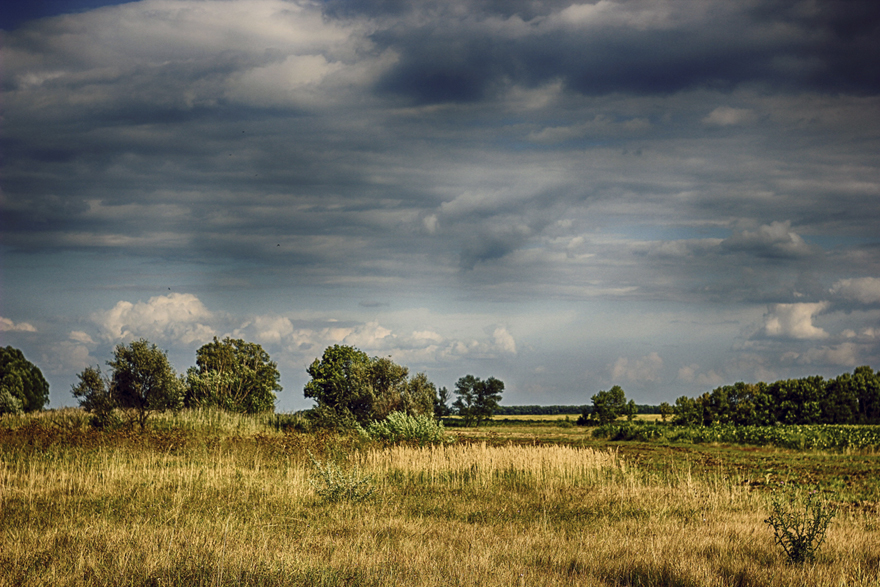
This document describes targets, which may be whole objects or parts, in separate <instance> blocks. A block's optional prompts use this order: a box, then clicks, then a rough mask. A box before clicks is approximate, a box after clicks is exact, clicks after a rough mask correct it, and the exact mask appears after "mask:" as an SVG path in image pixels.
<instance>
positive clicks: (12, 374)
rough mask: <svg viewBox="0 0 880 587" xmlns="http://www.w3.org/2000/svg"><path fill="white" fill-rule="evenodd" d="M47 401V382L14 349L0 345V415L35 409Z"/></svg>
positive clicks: (38, 370) (21, 354) (19, 352)
mask: <svg viewBox="0 0 880 587" xmlns="http://www.w3.org/2000/svg"><path fill="white" fill-rule="evenodd" d="M47 403H49V384H48V383H47V382H46V380H45V379H44V378H43V373H42V372H41V371H40V369H39V368H38V367H37V366H36V365H34V364H33V363H31V362H30V361H28V360H27V359H26V358H25V357H24V354H23V353H22V352H21V351H20V350H18V349H17V348H14V347H11V346H7V347H5V348H3V347H0V414H3V413H18V412H19V411H24V412H35V411H37V410H42V409H43V406H45V405H46V404H47Z"/></svg>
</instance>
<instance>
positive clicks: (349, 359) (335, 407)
mask: <svg viewBox="0 0 880 587" xmlns="http://www.w3.org/2000/svg"><path fill="white" fill-rule="evenodd" d="M306 371H307V373H308V374H309V375H310V376H311V377H312V379H311V380H310V381H309V382H308V383H306V386H305V388H304V389H303V393H304V395H305V397H307V398H311V399H314V400H315V401H316V402H317V406H316V408H315V411H314V414H315V417H316V418H317V419H318V420H322V421H323V423H324V424H332V425H347V424H353V423H355V422H357V423H359V424H366V423H368V422H371V421H374V420H380V419H382V418H385V417H386V416H388V415H389V414H391V413H392V412H404V413H406V414H409V415H411V416H417V415H421V414H431V413H432V412H433V410H434V398H435V396H436V388H435V387H434V384H433V383H431V382H430V381H428V378H427V376H426V375H425V374H424V373H418V374H416V375H415V376H413V377H410V376H409V369H407V368H406V367H403V366H401V365H398V364H396V363H395V362H394V361H392V360H391V359H389V358H384V357H383V358H378V357H372V358H371V357H369V356H368V355H367V354H366V353H365V352H363V351H361V350H359V349H357V348H355V347H352V346H347V345H333V346H331V347H327V348H326V349H325V350H324V353H323V355H322V356H321V358H320V359H315V361H314V362H313V363H312V364H311V365H310V366H309V368H308V369H307V370H306Z"/></svg>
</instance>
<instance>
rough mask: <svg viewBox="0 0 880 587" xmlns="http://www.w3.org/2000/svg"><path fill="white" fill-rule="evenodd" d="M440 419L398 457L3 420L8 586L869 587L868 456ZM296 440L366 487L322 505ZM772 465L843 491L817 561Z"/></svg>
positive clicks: (210, 428)
mask: <svg viewBox="0 0 880 587" xmlns="http://www.w3.org/2000/svg"><path fill="white" fill-rule="evenodd" d="M452 433H454V434H456V435H459V436H460V439H459V442H458V443H456V445H455V446H454V448H452V449H449V450H447V451H445V452H441V451H438V450H435V451H418V450H416V449H405V448H398V449H395V452H391V451H384V450H383V448H382V447H380V446H370V445H366V444H363V443H362V442H361V441H358V440H352V439H345V438H339V437H334V436H314V435H301V434H286V435H285V434H282V433H278V432H276V431H274V430H273V429H271V428H270V427H268V426H266V422H265V420H259V419H249V418H238V417H234V416H226V415H219V414H188V415H184V416H180V417H177V418H175V419H165V420H158V421H156V422H155V423H154V426H153V428H152V429H151V430H148V431H147V432H146V433H139V432H116V433H101V432H96V431H92V430H89V429H88V428H87V427H85V426H83V425H82V423H81V420H80V419H79V415H78V414H77V413H76V412H66V413H64V414H48V415H43V416H40V417H29V418H22V419H14V420H13V419H8V418H7V419H6V420H3V421H0V585H3V586H5V585H107V584H114V585H246V584H250V585H425V586H434V585H480V586H483V585H639V584H641V585H780V586H782V585H832V584H833V585H841V584H845V585H876V584H878V581H877V577H878V571H880V525H878V522H877V515H878V513H877V501H878V484H880V480H878V479H877V477H876V475H874V474H872V473H873V471H877V470H878V468H880V467H878V465H880V459H878V457H876V456H873V455H845V456H841V455H826V454H819V453H796V452H792V451H783V450H775V449H753V448H749V449H743V448H740V447H723V446H702V447H695V446H664V445H653V444H638V443H605V442H601V441H594V440H592V439H591V438H589V436H588V435H587V434H586V433H585V431H584V430H583V429H579V428H571V427H552V426H541V427H534V426H520V427H517V426H516V425H515V424H510V425H503V426H497V427H492V428H485V429H479V430H472V429H455V430H453V431H452ZM554 444H562V445H565V446H567V447H573V448H570V449H567V450H563V449H559V448H558V447H554V446H552V445H554ZM307 451H311V452H312V453H313V454H315V455H316V456H317V458H319V459H321V460H323V461H334V462H338V463H340V464H342V465H344V466H347V467H358V471H359V473H358V475H361V476H363V475H368V474H370V475H372V482H373V484H374V485H375V487H376V494H375V495H374V497H373V498H372V499H371V500H369V501H367V502H365V503H360V504H350V503H339V504H329V503H324V502H323V501H322V500H321V499H319V497H318V496H317V495H316V492H315V487H314V486H313V484H312V481H314V468H313V466H312V465H311V463H310V461H309V459H308V456H307ZM781 479H787V480H800V481H818V482H821V483H822V484H823V485H825V486H834V487H836V488H837V489H838V490H839V493H840V495H841V503H840V505H841V506H842V509H841V512H840V514H839V515H838V517H837V518H836V519H835V520H834V522H832V525H831V528H830V530H829V532H828V538H827V542H826V544H825V545H824V546H823V549H822V551H821V553H820V558H819V560H818V562H817V563H816V564H815V565H810V566H806V567H792V566H789V565H786V564H785V563H784V559H783V557H782V556H781V553H780V551H779V550H778V549H777V547H776V545H774V544H773V538H772V533H771V531H770V530H769V529H768V527H767V526H766V525H765V524H764V523H763V518H764V517H766V515H767V509H766V498H767V494H768V491H769V487H771V486H772V484H773V482H775V481H777V480H781Z"/></svg>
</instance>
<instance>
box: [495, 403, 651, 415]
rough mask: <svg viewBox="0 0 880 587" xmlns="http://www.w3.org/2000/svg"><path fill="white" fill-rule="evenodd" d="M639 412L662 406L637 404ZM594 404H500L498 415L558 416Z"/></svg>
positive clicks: (585, 410) (581, 412) (644, 412)
mask: <svg viewBox="0 0 880 587" xmlns="http://www.w3.org/2000/svg"><path fill="white" fill-rule="evenodd" d="M636 408H638V413H639V414H659V413H660V406H649V405H641V404H637V405H636ZM592 411H593V406H591V405H582V406H498V409H497V410H496V411H495V415H496V416H556V415H560V414H570V415H574V414H583V413H584V412H586V413H588V414H589V413H591V412H592Z"/></svg>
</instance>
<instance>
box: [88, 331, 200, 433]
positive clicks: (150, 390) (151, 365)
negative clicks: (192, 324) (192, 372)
mask: <svg viewBox="0 0 880 587" xmlns="http://www.w3.org/2000/svg"><path fill="white" fill-rule="evenodd" d="M107 365H108V366H109V367H110V368H111V376H110V378H109V379H108V378H105V377H104V376H103V375H102V374H101V371H100V370H99V369H97V368H95V367H88V368H86V369H85V370H84V371H83V372H82V373H80V374H79V375H78V377H79V383H78V384H77V385H74V386H73V388H72V389H71V392H72V393H73V396H74V397H76V398H77V399H78V400H79V403H80V405H81V406H82V407H83V408H85V409H86V410H88V411H90V412H93V413H95V414H96V415H98V416H99V419H103V418H105V417H106V416H107V414H109V413H110V412H111V411H112V410H113V409H114V408H121V409H123V410H126V411H127V412H128V413H129V414H130V415H131V421H133V422H137V423H138V424H140V426H141V428H142V429H143V428H145V427H146V423H147V418H149V416H150V414H151V413H152V412H154V411H164V410H167V409H177V408H180V407H182V406H183V396H184V387H183V382H182V381H181V380H180V379H179V378H178V377H177V374H176V373H175V372H174V369H173V368H172V367H171V364H170V363H169V362H168V357H167V355H166V354H165V352H164V351H162V350H160V349H159V348H158V347H157V346H156V345H155V344H150V343H149V342H148V341H147V340H144V339H140V340H136V341H134V342H132V343H130V344H129V345H128V346H126V345H122V344H120V345H117V346H116V348H115V349H114V351H113V360H112V361H107Z"/></svg>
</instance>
